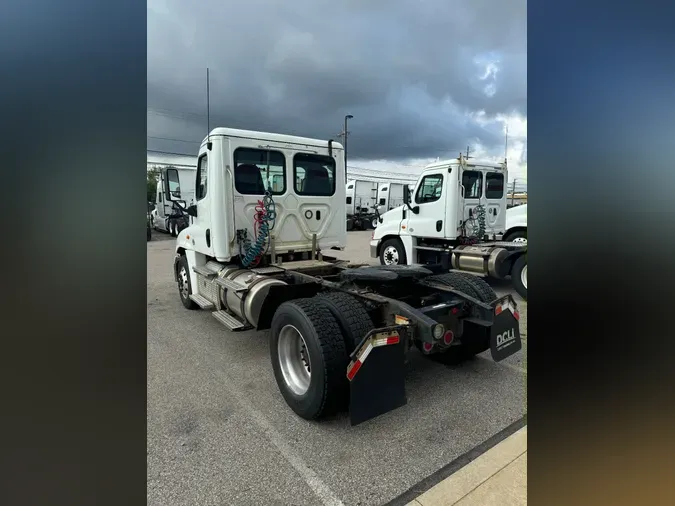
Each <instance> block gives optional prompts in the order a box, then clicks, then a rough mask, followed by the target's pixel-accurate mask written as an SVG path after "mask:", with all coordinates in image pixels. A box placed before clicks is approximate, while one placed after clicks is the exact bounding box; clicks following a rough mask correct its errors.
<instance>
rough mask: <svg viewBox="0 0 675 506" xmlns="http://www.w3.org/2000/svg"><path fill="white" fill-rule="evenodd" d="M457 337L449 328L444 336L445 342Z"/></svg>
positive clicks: (450, 341) (447, 342)
mask: <svg viewBox="0 0 675 506" xmlns="http://www.w3.org/2000/svg"><path fill="white" fill-rule="evenodd" d="M454 338H455V334H453V333H452V330H448V331H447V332H446V333H445V335H444V336H443V342H444V343H445V344H450V343H452V340H453V339H454Z"/></svg>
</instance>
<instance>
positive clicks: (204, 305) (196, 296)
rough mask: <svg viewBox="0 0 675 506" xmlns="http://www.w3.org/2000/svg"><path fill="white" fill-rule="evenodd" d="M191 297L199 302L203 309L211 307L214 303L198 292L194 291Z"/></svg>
mask: <svg viewBox="0 0 675 506" xmlns="http://www.w3.org/2000/svg"><path fill="white" fill-rule="evenodd" d="M190 298H191V299H192V300H193V301H195V302H196V303H197V305H198V306H199V307H200V308H202V309H211V308H212V307H213V304H212V303H211V301H210V300H209V299H207V298H206V297H204V296H202V295H199V294H198V293H193V294H192V295H190Z"/></svg>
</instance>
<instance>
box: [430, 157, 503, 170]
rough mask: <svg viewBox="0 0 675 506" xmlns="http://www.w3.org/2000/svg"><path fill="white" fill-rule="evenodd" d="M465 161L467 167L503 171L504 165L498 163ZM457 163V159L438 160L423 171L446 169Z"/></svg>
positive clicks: (470, 159) (491, 161)
mask: <svg viewBox="0 0 675 506" xmlns="http://www.w3.org/2000/svg"><path fill="white" fill-rule="evenodd" d="M465 161H466V165H467V167H472V166H474V167H476V166H478V167H490V168H494V169H497V170H504V165H503V164H502V163H500V162H495V161H494V160H477V159H474V158H469V159H468V160H465ZM458 163H459V158H450V159H448V160H439V161H437V162H433V163H430V164H429V165H427V166H426V167H424V169H425V170H426V169H435V168H438V167H447V166H448V165H456V164H458Z"/></svg>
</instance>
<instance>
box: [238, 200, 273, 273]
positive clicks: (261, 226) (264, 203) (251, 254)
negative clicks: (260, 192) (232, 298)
mask: <svg viewBox="0 0 675 506" xmlns="http://www.w3.org/2000/svg"><path fill="white" fill-rule="evenodd" d="M276 217H277V213H276V207H275V204H274V199H273V198H272V192H271V191H270V190H267V191H266V192H265V195H264V196H263V198H262V200H259V201H258V204H257V205H256V206H255V215H254V216H253V234H254V236H255V241H254V242H253V244H251V242H250V241H249V240H248V238H244V240H243V243H244V244H243V246H244V249H245V250H246V254H245V255H244V257H243V258H242V260H241V263H242V265H243V266H244V267H247V268H248V267H255V266H256V265H258V264H259V263H260V261H261V260H262V258H263V257H264V256H265V254H266V253H267V250H268V249H269V241H268V240H267V239H268V238H269V235H270V230H272V229H273V228H274V223H275V220H276Z"/></svg>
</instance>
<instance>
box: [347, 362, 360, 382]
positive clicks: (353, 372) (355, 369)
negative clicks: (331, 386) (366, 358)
mask: <svg viewBox="0 0 675 506" xmlns="http://www.w3.org/2000/svg"><path fill="white" fill-rule="evenodd" d="M359 369H361V361H360V360H357V361H356V362H354V365H353V366H352V368H351V369H349V371H347V379H348V380H349V381H351V380H353V379H354V376H356V373H357V372H359Z"/></svg>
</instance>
